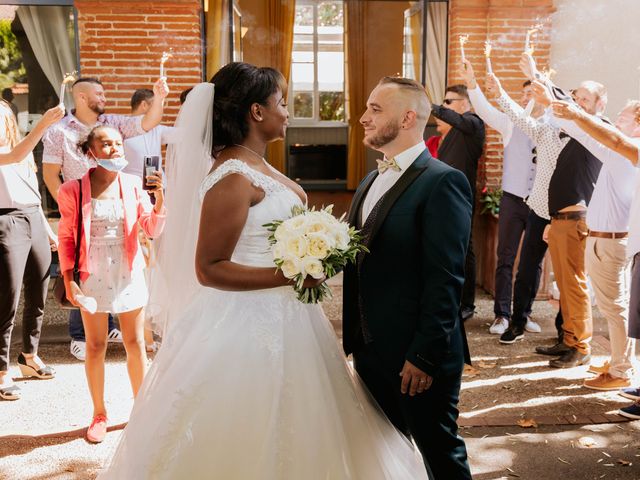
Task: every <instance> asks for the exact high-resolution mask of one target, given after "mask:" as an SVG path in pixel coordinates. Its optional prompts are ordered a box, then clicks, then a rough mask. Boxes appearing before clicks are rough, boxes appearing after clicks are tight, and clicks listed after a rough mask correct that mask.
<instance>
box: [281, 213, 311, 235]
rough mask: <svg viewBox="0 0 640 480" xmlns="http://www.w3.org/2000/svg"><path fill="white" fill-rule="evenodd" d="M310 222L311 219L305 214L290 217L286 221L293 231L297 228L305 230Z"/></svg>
mask: <svg viewBox="0 0 640 480" xmlns="http://www.w3.org/2000/svg"><path fill="white" fill-rule="evenodd" d="M308 222H309V219H308V218H307V216H306V215H305V214H302V215H296V216H295V217H293V218H290V219H289V220H287V221H286V223H287V227H288V228H289V229H290V230H292V231H296V230H297V231H304V230H305V228H306V227H307V223H308Z"/></svg>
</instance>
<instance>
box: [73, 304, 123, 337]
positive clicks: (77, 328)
mask: <svg viewBox="0 0 640 480" xmlns="http://www.w3.org/2000/svg"><path fill="white" fill-rule="evenodd" d="M114 328H116V324H115V322H114V321H113V315H111V314H109V331H111V330H113V329H114ZM69 336H70V337H71V338H72V339H74V340H78V341H80V342H84V341H85V338H84V326H83V325H82V316H81V315H80V310H71V311H70V312H69Z"/></svg>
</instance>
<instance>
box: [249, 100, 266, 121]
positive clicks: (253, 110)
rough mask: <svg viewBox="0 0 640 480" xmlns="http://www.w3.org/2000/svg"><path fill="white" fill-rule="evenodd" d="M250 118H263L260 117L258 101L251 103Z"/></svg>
mask: <svg viewBox="0 0 640 480" xmlns="http://www.w3.org/2000/svg"><path fill="white" fill-rule="evenodd" d="M250 112H251V118H253V119H254V120H255V121H256V122H261V121H262V120H263V117H262V105H260V104H259V103H253V104H252V105H251V109H250Z"/></svg>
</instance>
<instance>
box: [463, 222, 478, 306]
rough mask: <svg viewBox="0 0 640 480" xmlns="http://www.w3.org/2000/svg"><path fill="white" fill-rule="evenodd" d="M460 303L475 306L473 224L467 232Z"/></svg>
mask: <svg viewBox="0 0 640 480" xmlns="http://www.w3.org/2000/svg"><path fill="white" fill-rule="evenodd" d="M472 218H473V217H472ZM460 304H461V308H463V309H464V308H471V309H475V307H476V254H475V253H474V251H473V225H471V231H470V232H469V246H468V247H467V256H466V258H465V260H464V285H463V286H462V300H461V302H460Z"/></svg>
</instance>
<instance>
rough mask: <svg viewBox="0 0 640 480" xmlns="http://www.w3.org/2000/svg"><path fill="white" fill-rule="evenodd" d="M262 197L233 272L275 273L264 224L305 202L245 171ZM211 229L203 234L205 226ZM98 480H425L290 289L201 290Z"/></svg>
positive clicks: (324, 326) (235, 169) (319, 315)
mask: <svg viewBox="0 0 640 480" xmlns="http://www.w3.org/2000/svg"><path fill="white" fill-rule="evenodd" d="M229 174H240V175H244V176H246V177H247V178H249V179H250V180H251V181H252V182H253V184H254V185H255V186H257V187H259V188H261V189H262V190H264V192H265V194H266V196H265V198H264V199H263V200H262V201H261V202H260V203H258V204H257V205H255V206H253V207H251V208H250V209H249V215H248V218H247V221H246V224H245V226H244V229H243V230H242V233H241V235H240V238H239V240H238V243H237V246H236V249H235V252H234V254H233V257H232V261H234V262H237V263H239V264H243V265H251V266H255V267H273V258H272V255H271V253H270V248H269V243H268V240H267V237H268V232H267V230H266V229H265V227H264V226H263V225H264V224H265V223H268V222H271V221H273V220H276V219H284V218H287V217H288V216H290V214H291V208H292V207H293V206H294V205H299V204H300V203H301V202H300V198H299V197H298V196H297V195H296V194H295V193H293V192H292V191H291V190H290V189H289V188H287V187H286V186H285V185H283V184H282V183H279V182H277V181H276V180H274V179H273V178H271V177H269V176H266V175H264V174H262V173H261V172H258V171H256V170H254V169H252V168H250V167H249V166H248V165H247V164H246V163H244V162H242V161H240V160H228V161H226V162H225V163H224V164H223V165H221V166H220V167H219V168H218V169H217V170H215V171H214V172H213V173H212V174H210V175H209V176H208V177H207V178H206V179H205V180H204V183H203V185H202V187H201V195H202V196H203V195H204V194H205V193H206V191H207V190H208V189H210V188H211V187H212V186H213V185H214V184H215V183H216V182H217V181H219V180H220V179H221V178H223V177H224V176H225V175H229ZM203 227H204V228H206V225H204V226H203ZM98 478H100V479H102V480H107V479H114V480H123V479H136V480H144V479H154V480H155V479H166V480H177V479H192V480H200V479H202V480H204V479H216V480H347V479H357V480H382V479H385V480H412V479H426V478H427V473H426V469H425V466H424V464H423V462H422V459H421V457H420V455H419V453H417V451H416V450H414V448H413V445H412V444H411V443H410V442H408V441H407V439H406V438H405V437H404V436H403V435H401V434H400V433H399V432H398V431H397V430H396V429H395V428H394V427H393V426H392V424H391V423H390V422H389V421H388V419H387V418H386V417H385V416H384V414H383V413H382V412H381V410H380V409H379V407H378V406H377V405H376V404H375V402H374V400H372V397H371V396H370V394H369V393H368V392H367V391H366V390H365V388H364V387H363V385H362V383H361V382H360V380H359V379H358V378H357V376H356V375H355V374H354V373H353V371H352V370H351V369H350V367H349V366H348V364H347V362H346V361H345V358H344V355H343V353H342V350H341V348H340V346H339V344H338V342H337V341H336V337H335V334H334V332H333V329H332V327H331V326H330V324H329V322H328V321H327V318H326V317H325V315H324V313H323V311H322V308H321V306H320V305H305V304H302V303H300V302H299V301H298V300H297V299H296V295H295V293H294V292H293V289H292V288H290V287H282V288H274V289H268V290H258V291H249V292H223V291H220V290H215V289H213V288H203V289H202V290H201V291H200V293H199V294H197V296H196V297H195V300H194V301H193V302H192V304H191V306H190V307H188V308H187V309H186V310H185V311H184V314H183V315H182V317H181V318H180V319H179V320H177V321H176V324H175V325H174V326H173V327H172V330H171V336H170V337H169V338H167V339H165V341H164V343H163V344H162V347H161V348H160V351H159V353H158V355H157V356H156V358H155V360H154V362H153V365H152V367H151V369H150V371H149V373H148V374H147V377H146V378H145V381H144V384H143V387H142V389H141V391H140V393H139V395H138V398H137V399H136V401H135V405H134V408H133V411H132V413H131V419H130V421H129V423H128V425H127V427H126V428H125V430H124V432H123V434H122V438H121V441H120V444H119V445H118V447H117V450H116V452H115V455H114V457H113V459H112V461H111V464H110V466H109V467H108V468H107V470H106V471H105V472H104V473H102V474H101V475H100V476H99V477H98Z"/></svg>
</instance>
